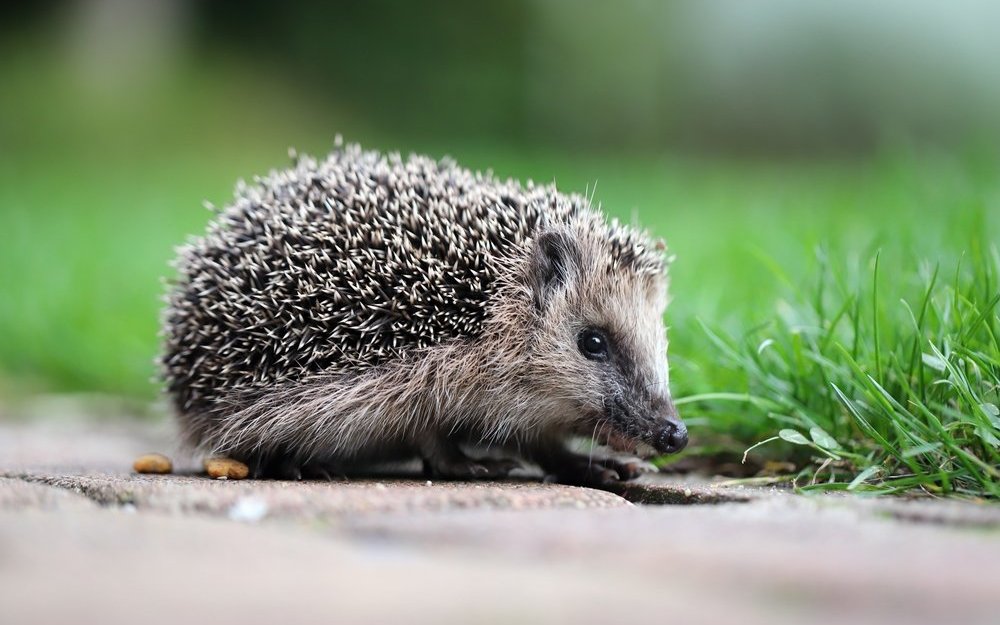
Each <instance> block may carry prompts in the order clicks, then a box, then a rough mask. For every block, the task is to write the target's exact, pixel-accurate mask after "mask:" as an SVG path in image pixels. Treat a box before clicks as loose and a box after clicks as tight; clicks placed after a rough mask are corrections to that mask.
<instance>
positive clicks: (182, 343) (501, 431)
mask: <svg viewBox="0 0 1000 625" xmlns="http://www.w3.org/2000/svg"><path fill="white" fill-rule="evenodd" d="M293 158H294V160H295V163H294V166H293V167H292V168H291V169H288V170H285V171H276V172H271V173H270V174H269V175H268V176H267V177H264V178H259V179H256V180H255V183H254V184H252V185H246V184H243V183H242V182H241V183H240V184H238V185H237V192H236V199H235V201H234V202H233V203H232V204H231V205H229V206H227V207H226V208H224V209H223V210H221V211H219V212H218V213H217V214H216V215H215V217H214V219H213V220H212V222H211V223H210V224H209V226H208V229H207V232H206V233H205V235H204V236H202V237H199V238H194V239H192V240H191V241H189V242H188V244H187V245H185V246H183V247H181V248H180V249H179V251H178V258H177V260H176V263H175V267H176V270H177V273H178V276H177V278H176V280H174V281H173V282H172V284H171V288H170V292H169V294H168V297H167V303H168V305H167V308H166V310H165V313H164V336H165V348H164V353H163V355H162V357H161V366H162V373H163V377H164V380H165V383H166V388H167V391H168V393H169V395H170V398H171V400H172V403H173V405H174V407H175V409H176V412H177V417H178V421H179V423H180V426H181V431H182V433H183V436H184V439H185V441H186V442H187V443H188V444H190V445H192V446H193V447H195V448H197V449H199V450H201V451H205V452H210V453H216V454H224V455H226V456H228V457H231V458H234V459H237V460H241V461H243V462H246V463H247V464H248V465H249V466H250V468H251V472H252V474H253V475H255V476H257V477H276V478H300V477H303V476H305V477H318V476H330V475H342V474H347V473H352V472H358V471H360V470H363V469H364V468H365V467H370V466H372V465H375V464H379V463H384V462H390V461H399V460H406V459H412V458H415V457H416V458H420V459H422V460H423V463H424V468H425V471H426V473H427V474H428V475H431V476H435V477H442V478H479V477H500V476H504V475H506V474H507V473H508V472H509V471H511V470H512V469H513V468H515V467H517V466H519V462H518V459H520V460H526V461H529V462H531V463H534V464H537V465H539V466H540V467H541V468H542V470H543V471H545V472H546V473H547V474H549V475H552V476H554V477H555V478H556V479H558V480H559V481H563V482H567V483H576V484H595V483H597V484H600V483H607V482H614V481H617V480H627V479H631V478H633V477H635V476H636V475H637V474H638V471H639V470H640V468H641V467H643V466H644V465H645V463H642V462H639V461H636V460H635V458H634V457H633V458H626V457H625V456H622V455H618V454H605V455H603V456H600V457H597V456H595V455H594V453H581V452H578V451H574V450H573V449H572V448H571V446H570V442H571V441H572V440H573V439H576V438H580V437H583V438H585V439H593V440H594V441H595V442H596V443H597V444H602V445H607V446H609V447H610V448H611V449H612V450H615V451H617V452H627V453H630V454H639V455H651V454H653V453H670V452H675V451H678V450H680V449H681V448H683V447H684V446H685V444H686V443H687V429H686V427H685V426H684V424H683V423H682V422H681V421H680V420H679V418H678V417H677V413H676V410H675V409H674V406H673V403H672V402H671V399H670V393H669V389H668V368H667V358H666V350H667V340H666V330H665V328H664V325H663V312H664V308H665V307H666V304H667V264H668V260H667V259H666V258H665V256H664V245H663V243H662V241H653V240H651V239H650V238H649V237H648V235H647V234H646V233H645V232H641V231H638V230H635V229H633V228H630V227H627V226H623V225H619V224H618V223H617V222H611V223H608V222H607V221H606V219H605V217H604V216H603V215H602V214H601V213H600V212H598V211H597V210H595V209H593V208H592V207H591V205H590V202H589V201H588V200H587V199H586V198H584V197H583V196H580V195H572V194H570V195H567V194H563V193H560V192H558V191H557V190H556V189H555V187H554V186H541V185H535V184H533V183H531V182H528V184H526V185H521V184H520V183H518V182H516V181H512V180H507V181H501V180H498V179H497V178H495V177H494V176H493V175H492V174H491V173H473V172H470V171H469V170H466V169H463V168H461V167H459V166H458V165H456V164H455V163H454V162H453V161H451V160H447V159H446V160H442V161H434V160H431V159H429V158H426V157H423V156H410V157H409V158H408V159H406V160H403V159H402V158H401V157H400V156H399V155H398V154H389V155H382V154H379V153H377V152H371V151H363V150H362V149H361V148H360V147H358V146H356V145H346V146H345V145H342V144H341V143H340V141H339V139H338V141H337V144H336V147H335V149H334V151H333V152H332V153H331V154H330V155H329V156H327V157H326V158H325V159H324V160H322V161H315V160H313V159H311V158H306V157H302V158H298V157H295V156H294V155H293ZM483 452H487V453H488V455H482V453H483ZM477 454H479V455H480V456H481V457H476V456H477ZM498 455H499V456H503V457H498ZM645 466H648V465H645Z"/></svg>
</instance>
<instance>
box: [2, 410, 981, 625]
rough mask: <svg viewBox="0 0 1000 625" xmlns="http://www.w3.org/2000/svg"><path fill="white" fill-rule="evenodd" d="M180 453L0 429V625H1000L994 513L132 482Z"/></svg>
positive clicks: (397, 487) (764, 500) (152, 437)
mask: <svg viewBox="0 0 1000 625" xmlns="http://www.w3.org/2000/svg"><path fill="white" fill-rule="evenodd" d="M169 440H170V439H169V436H168V431H167V429H166V428H164V427H160V426H154V427H150V426H137V425H134V424H133V425H127V424H122V423H119V422H108V423H105V424H95V423H93V422H86V421H81V422H62V423H61V424H59V425H52V424H48V425H46V424H38V423H34V424H32V425H25V424H17V423H8V424H5V425H0V623H3V624H5V625H6V624H7V623H11V624H15V623H17V624H19V623H60V622H70V621H72V622H76V623H161V622H162V623H185V622H190V623H257V622H261V623H270V624H273V623H276V622H289V623H310V622H317V623H319V622H323V623H330V622H336V623H343V622H360V623H397V622H406V623H443V622H456V623H510V622H524V623H535V622H538V623H562V622H565V623H602V624H606V623H610V622H616V623H617V622H623V621H628V620H636V621H638V620H640V619H641V620H643V621H658V622H663V623H669V622H684V623H720V622H726V621H730V622H735V621H738V622H740V623H741V624H742V623H751V624H753V623H769V624H773V623H802V622H817V623H827V622H829V623H835V622H836V623H843V622H848V621H849V622H852V623H869V622H872V623H874V622H899V623H950V622H962V623H997V622H998V620H1000V607H998V605H1000V604H998V602H997V597H998V596H1000V595H998V592H1000V588H998V581H1000V506H996V505H976V504H970V503H956V502H928V501H915V502H907V501H899V500H880V499H858V498H845V497H832V496H831V497H809V498H806V497H799V496H795V495H791V494H787V493H782V492H779V491H772V490H755V489H745V488H727V487H720V486H713V485H712V484H711V482H710V481H705V480H701V481H698V480H691V481H681V482H678V481H676V480H675V481H671V480H666V479H663V478H660V479H655V480H654V479H650V480H647V481H645V482H644V483H643V484H640V485H637V486H633V487H630V488H629V489H628V490H627V491H623V492H622V493H621V495H624V497H623V496H620V495H619V494H613V493H607V492H601V491H595V490H590V489H582V488H572V487H564V486H557V485H549V484H539V483H536V482H531V481H514V482H506V483H496V482H490V483H428V482H426V481H424V480H391V479H383V480H367V481H351V482H332V483H326V482H300V483H289V482H258V481H243V482H233V481H214V480H209V479H207V478H203V477H199V476H196V475H179V476H177V475H175V476H137V475H132V474H130V471H129V467H130V464H131V461H132V459H133V458H134V457H135V456H136V455H138V454H140V453H143V452H146V451H151V450H155V451H165V452H168V453H169V452H170V451H171V446H170V444H169ZM174 455H175V457H176V454H174ZM182 468H183V467H182ZM626 497H627V499H626ZM630 500H631V501H630ZM632 502H661V503H663V504H664V505H650V504H638V505H637V504H634V503H632Z"/></svg>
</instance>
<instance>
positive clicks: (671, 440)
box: [653, 399, 688, 454]
mask: <svg viewBox="0 0 1000 625" xmlns="http://www.w3.org/2000/svg"><path fill="white" fill-rule="evenodd" d="M661 409H662V413H661V414H662V417H661V418H660V419H659V429H658V431H656V432H655V434H654V436H653V446H654V447H656V450H657V451H659V452H660V453H664V454H673V453H677V452H678V451H680V450H682V449H684V448H685V447H686V446H687V444H688V430H687V426H686V425H684V422H683V421H681V418H680V417H679V416H677V408H675V407H674V404H673V402H672V401H670V400H669V399H668V400H667V401H666V402H665V404H664V405H663V406H661Z"/></svg>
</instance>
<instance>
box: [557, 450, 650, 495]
mask: <svg viewBox="0 0 1000 625" xmlns="http://www.w3.org/2000/svg"><path fill="white" fill-rule="evenodd" d="M657 470H658V469H657V468H656V467H655V466H654V465H652V464H650V463H648V462H644V461H642V460H637V459H618V458H591V457H589V456H582V455H579V456H578V455H572V456H570V457H566V458H562V459H561V460H560V461H559V462H558V463H557V464H555V465H550V466H548V467H546V471H548V472H549V473H550V474H551V476H552V477H554V478H555V481H557V482H560V483H562V484H571V485H574V486H596V487H599V488H600V487H608V486H614V485H616V484H620V483H621V482H627V481H629V480H633V479H635V478H637V477H639V476H640V475H642V474H644V473H654V472H656V471H657Z"/></svg>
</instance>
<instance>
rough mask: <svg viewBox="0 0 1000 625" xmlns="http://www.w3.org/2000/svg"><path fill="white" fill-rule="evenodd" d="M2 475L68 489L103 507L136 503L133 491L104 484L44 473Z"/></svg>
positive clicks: (5, 473)
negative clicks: (118, 489) (90, 483)
mask: <svg viewBox="0 0 1000 625" xmlns="http://www.w3.org/2000/svg"><path fill="white" fill-rule="evenodd" d="M0 477H6V478H11V479H17V480H21V481H22V482H27V483H29V484H41V485H42V486H49V487H51V488H58V489H61V490H68V491H70V492H72V493H76V494H77V495H80V496H81V497H85V498H86V499H89V500H90V501H93V502H94V503H96V504H97V505H99V506H102V507H111V506H119V507H120V506H126V505H129V504H131V505H135V495H134V494H133V493H132V492H131V491H127V492H116V491H115V490H113V489H111V488H109V487H106V486H102V485H99V484H98V485H81V484H80V483H78V482H72V483H71V482H68V481H64V478H60V477H47V476H44V475H32V474H30V473H14V472H2V473H0Z"/></svg>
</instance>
